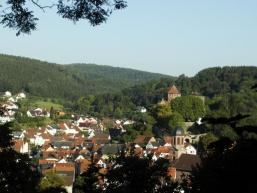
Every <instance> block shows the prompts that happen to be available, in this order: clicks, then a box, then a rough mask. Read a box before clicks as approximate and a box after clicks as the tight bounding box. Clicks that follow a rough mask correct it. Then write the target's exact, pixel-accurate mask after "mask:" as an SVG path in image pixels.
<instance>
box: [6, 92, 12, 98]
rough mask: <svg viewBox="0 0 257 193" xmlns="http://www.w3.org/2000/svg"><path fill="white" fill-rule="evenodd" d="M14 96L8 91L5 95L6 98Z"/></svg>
mask: <svg viewBox="0 0 257 193" xmlns="http://www.w3.org/2000/svg"><path fill="white" fill-rule="evenodd" d="M11 96H12V93H11V92H10V91H6V92H5V93H4V97H11Z"/></svg>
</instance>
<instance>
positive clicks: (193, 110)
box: [171, 96, 205, 121]
mask: <svg viewBox="0 0 257 193" xmlns="http://www.w3.org/2000/svg"><path fill="white" fill-rule="evenodd" d="M171 109H172V111H175V112H178V113H180V114H181V115H182V116H183V117H184V119H185V120H186V121H196V120H197V119H198V118H199V117H203V116H204V115H205V108H204V103H203V101H202V100H201V99H200V98H198V97H195V96H182V97H178V98H175V99H174V100H172V101H171Z"/></svg>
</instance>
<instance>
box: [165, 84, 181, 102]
mask: <svg viewBox="0 0 257 193" xmlns="http://www.w3.org/2000/svg"><path fill="white" fill-rule="evenodd" d="M177 97H181V93H180V92H179V90H178V89H177V87H176V86H175V85H173V86H172V87H169V89H168V102H170V101H171V100H173V99H175V98H177Z"/></svg>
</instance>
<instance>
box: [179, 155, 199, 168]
mask: <svg viewBox="0 0 257 193" xmlns="http://www.w3.org/2000/svg"><path fill="white" fill-rule="evenodd" d="M200 163H201V160H200V157H199V156H197V155H190V154H182V155H181V156H180V157H179V159H178V160H177V161H176V162H175V164H174V166H175V168H176V169H177V170H181V171H186V172H191V171H192V169H193V167H196V166H197V165H199V164H200Z"/></svg>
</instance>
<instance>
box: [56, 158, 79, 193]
mask: <svg viewBox="0 0 257 193" xmlns="http://www.w3.org/2000/svg"><path fill="white" fill-rule="evenodd" d="M53 171H54V172H55V173H56V174H57V175H59V176H60V177H61V178H63V180H64V188H65V189H66V191H67V193H72V189H73V183H74V181H75V164H74V163H56V164H54V166H53Z"/></svg>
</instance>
